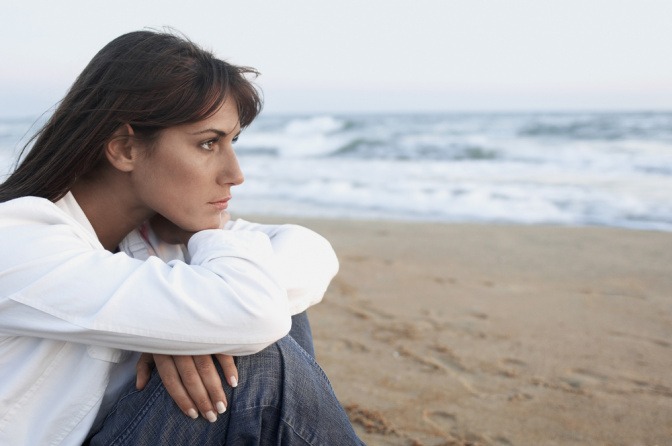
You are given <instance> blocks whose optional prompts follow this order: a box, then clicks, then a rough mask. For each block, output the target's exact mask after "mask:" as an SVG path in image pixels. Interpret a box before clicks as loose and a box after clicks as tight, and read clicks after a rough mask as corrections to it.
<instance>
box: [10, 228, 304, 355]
mask: <svg viewBox="0 0 672 446" xmlns="http://www.w3.org/2000/svg"><path fill="white" fill-rule="evenodd" d="M0 243H1V245H2V250H3V251H4V252H3V253H2V254H3V255H2V256H0V342H1V341H2V335H10V336H11V335H22V336H34V337H41V338H51V339H58V340H64V341H70V342H78V343H84V344H92V345H100V346H104V347H111V348H120V349H125V350H134V351H146V352H154V353H165V354H207V353H220V352H221V353H228V354H232V355H245V354H251V353H255V352H257V351H259V350H261V349H263V348H264V347H266V346H268V345H270V344H271V343H273V342H275V341H277V340H278V339H280V338H281V337H283V336H284V335H285V334H286V333H287V332H288V331H289V329H290V326H291V317H290V316H291V315H290V309H289V305H288V299H287V292H286V290H285V286H284V285H283V283H282V282H281V281H280V280H279V277H281V275H282V272H281V268H279V266H278V263H277V261H276V258H275V255H274V252H273V247H272V245H271V242H270V239H269V236H268V235H267V234H266V233H264V232H261V231H226V230H207V231H202V232H199V233H197V234H195V235H194V236H193V237H192V238H191V240H190V242H189V246H188V249H189V253H190V255H191V264H190V265H188V264H186V263H184V262H181V261H172V262H169V263H164V262H163V261H161V260H160V259H158V258H156V257H151V258H150V259H148V260H146V261H141V260H137V259H133V258H131V257H129V256H128V255H126V254H124V253H117V254H112V253H110V252H108V251H105V250H103V249H102V246H101V247H96V246H92V242H91V240H90V239H87V237H86V236H85V235H84V234H82V229H81V228H77V227H75V225H72V224H68V222H61V223H58V221H51V222H40V223H34V222H31V221H30V220H27V221H23V222H22V221H21V219H15V220H14V222H12V219H11V218H10V219H8V218H3V221H2V224H1V225H0Z"/></svg>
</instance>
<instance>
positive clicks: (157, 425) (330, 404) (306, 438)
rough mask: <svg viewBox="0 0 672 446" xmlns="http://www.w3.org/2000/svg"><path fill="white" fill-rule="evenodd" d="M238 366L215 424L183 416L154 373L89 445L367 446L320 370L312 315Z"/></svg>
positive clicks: (296, 320) (123, 399)
mask: <svg viewBox="0 0 672 446" xmlns="http://www.w3.org/2000/svg"><path fill="white" fill-rule="evenodd" d="M236 365H237V367H238V374H239V376H240V384H239V385H238V387H236V388H235V389H232V388H231V387H229V386H228V385H225V392H226V398H227V400H228V401H229V404H228V407H227V411H226V412H224V413H223V414H222V415H220V416H219V417H218V418H217V421H216V422H215V423H209V422H208V421H207V420H205V419H203V418H202V417H201V418H198V419H197V420H192V419H190V418H189V417H187V416H186V415H184V414H183V413H182V411H181V410H180V409H179V408H178V407H177V405H176V404H175V402H174V401H173V399H172V398H171V397H170V395H168V392H166V389H165V387H164V386H163V384H162V383H161V379H160V378H159V376H158V373H156V371H154V372H153V373H152V377H151V380H150V382H149V384H148V385H147V386H146V387H145V389H144V390H142V391H137V390H135V387H134V384H133V383H129V391H128V392H126V393H125V394H124V396H122V397H121V398H120V399H119V402H118V403H117V405H116V406H115V408H114V409H113V410H112V412H111V413H110V414H109V416H108V417H107V419H106V420H105V423H104V424H103V427H102V429H101V430H100V431H99V432H97V433H95V435H93V437H92V438H90V439H89V443H87V444H90V445H91V446H98V445H116V446H121V445H128V446H130V445H133V446H144V445H146V446H158V445H198V446H205V445H227V446H231V445H339V446H340V445H343V446H345V445H361V444H364V443H362V441H361V440H360V439H359V438H358V437H357V435H356V434H355V432H354V430H353V429H352V426H351V424H350V421H349V420H348V417H347V415H346V413H345V411H344V410H343V408H342V407H341V405H340V404H339V402H338V400H337V399H336V396H335V395H334V392H333V390H332V388H331V384H330V383H329V380H328V379H327V377H326V375H325V374H324V372H323V371H322V369H321V368H320V367H319V366H318V364H317V363H316V362H315V359H314V353H313V341H312V335H311V331H310V324H309V323H308V318H307V316H306V314H305V313H301V314H299V315H296V316H294V317H293V318H292V330H291V331H290V333H289V335H288V336H285V337H284V338H282V339H280V340H279V341H278V342H276V343H275V344H273V345H271V346H269V347H267V348H266V349H264V350H262V351H261V352H259V353H257V354H254V355H250V356H240V357H238V358H236ZM221 373H222V372H221V370H220V375H221ZM222 382H225V380H224V377H223V376H222Z"/></svg>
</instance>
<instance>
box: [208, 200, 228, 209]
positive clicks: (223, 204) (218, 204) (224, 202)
mask: <svg viewBox="0 0 672 446" xmlns="http://www.w3.org/2000/svg"><path fill="white" fill-rule="evenodd" d="M230 199H231V197H227V198H223V199H221V200H217V201H210V202H208V204H211V205H213V206H214V207H216V208H217V209H219V210H220V211H223V210H225V209H226V208H227V207H229V200H230Z"/></svg>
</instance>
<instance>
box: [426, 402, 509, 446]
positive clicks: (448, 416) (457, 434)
mask: <svg viewBox="0 0 672 446" xmlns="http://www.w3.org/2000/svg"><path fill="white" fill-rule="evenodd" d="M422 418H423V421H425V423H427V424H428V425H429V426H431V428H432V430H433V431H434V434H435V435H439V436H440V437H441V438H442V439H444V440H448V444H460V445H462V444H474V445H483V446H485V445H492V444H495V445H499V446H508V445H510V444H511V442H510V441H509V440H507V439H506V438H504V437H502V436H499V437H497V438H496V439H495V440H494V441H493V440H491V439H490V438H488V437H485V436H483V435H479V434H476V433H474V432H471V431H469V430H467V429H464V428H463V427H462V426H460V423H459V422H458V420H457V417H456V416H455V415H454V414H452V413H450V412H446V411H443V410H434V411H430V410H424V411H423V413H422Z"/></svg>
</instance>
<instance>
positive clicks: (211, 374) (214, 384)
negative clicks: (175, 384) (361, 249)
mask: <svg viewBox="0 0 672 446" xmlns="http://www.w3.org/2000/svg"><path fill="white" fill-rule="evenodd" d="M174 359H175V365H176V366H177V369H178V371H179V373H180V377H181V378H182V383H183V385H184V387H185V388H186V389H187V391H188V392H189V396H190V397H191V399H192V400H193V401H194V402H195V403H196V407H198V410H199V411H200V412H201V414H202V415H203V417H205V418H206V419H207V420H208V421H210V422H214V421H216V420H217V413H220V414H222V413H224V412H225V411H226V395H225V394H224V387H223V386H222V380H221V379H220V378H219V373H218V372H217V368H216V367H215V363H214V360H213V359H212V356H211V355H199V356H175V357H174ZM215 411H216V412H217V413H215Z"/></svg>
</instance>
